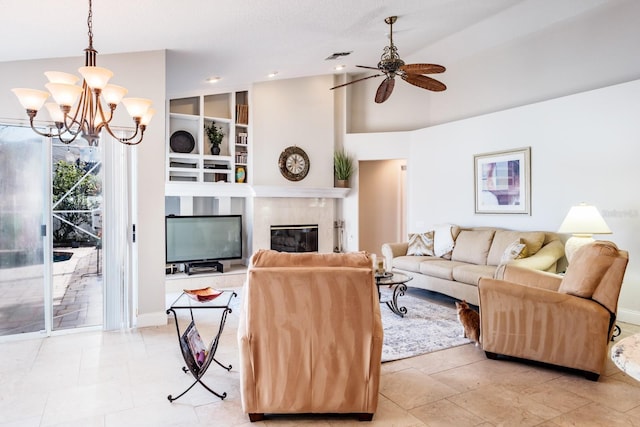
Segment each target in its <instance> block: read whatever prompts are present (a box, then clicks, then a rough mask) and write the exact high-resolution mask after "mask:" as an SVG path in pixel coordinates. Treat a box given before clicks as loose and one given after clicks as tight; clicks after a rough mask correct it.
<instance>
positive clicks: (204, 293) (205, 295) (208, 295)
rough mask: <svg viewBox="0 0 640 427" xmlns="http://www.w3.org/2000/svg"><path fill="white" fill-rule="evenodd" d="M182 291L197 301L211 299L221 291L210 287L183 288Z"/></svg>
mask: <svg viewBox="0 0 640 427" xmlns="http://www.w3.org/2000/svg"><path fill="white" fill-rule="evenodd" d="M184 293H185V294H187V295H188V296H189V297H191V298H192V299H194V300H196V301H198V302H206V301H211V300H212V299H214V298H217V297H219V296H220V295H222V291H217V290H215V289H213V288H210V287H207V288H202V289H185V290H184Z"/></svg>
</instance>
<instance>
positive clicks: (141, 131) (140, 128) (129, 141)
mask: <svg viewBox="0 0 640 427" xmlns="http://www.w3.org/2000/svg"><path fill="white" fill-rule="evenodd" d="M103 129H104V130H106V131H107V133H108V134H109V135H111V136H112V137H114V138H115V139H117V140H118V141H119V142H121V143H122V144H126V145H138V144H140V143H141V142H142V136H143V135H144V131H145V129H146V126H145V125H141V124H139V121H137V120H136V130H135V132H134V133H133V135H131V136H130V137H128V138H121V137H119V136H117V135H115V134H114V133H113V131H112V130H111V127H110V126H109V125H108V124H105V125H104V127H103ZM138 134H140V138H139V139H138V141H135V142H133V140H134V139H136V137H137V136H138Z"/></svg>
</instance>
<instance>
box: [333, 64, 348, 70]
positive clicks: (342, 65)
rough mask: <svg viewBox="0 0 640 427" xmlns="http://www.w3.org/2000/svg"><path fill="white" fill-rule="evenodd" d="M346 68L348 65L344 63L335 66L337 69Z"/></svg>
mask: <svg viewBox="0 0 640 427" xmlns="http://www.w3.org/2000/svg"><path fill="white" fill-rule="evenodd" d="M345 68H347V66H346V65H344V64H341V65H336V66H335V70H336V71H340V70H344V69H345Z"/></svg>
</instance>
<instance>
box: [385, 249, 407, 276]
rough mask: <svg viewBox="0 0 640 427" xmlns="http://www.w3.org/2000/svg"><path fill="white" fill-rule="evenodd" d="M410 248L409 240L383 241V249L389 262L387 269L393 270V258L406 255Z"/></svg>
mask: <svg viewBox="0 0 640 427" xmlns="http://www.w3.org/2000/svg"><path fill="white" fill-rule="evenodd" d="M408 249H409V242H396V243H383V244H382V248H381V250H382V256H383V257H384V258H385V261H386V263H387V270H391V268H392V267H393V259H394V258H395V257H399V256H403V255H406V254H407V250H408Z"/></svg>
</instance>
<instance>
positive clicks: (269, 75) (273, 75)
mask: <svg viewBox="0 0 640 427" xmlns="http://www.w3.org/2000/svg"><path fill="white" fill-rule="evenodd" d="M277 75H278V72H277V71H273V72H271V73H269V74H267V77H269V78H270V79H272V78H274V77H275V76H277Z"/></svg>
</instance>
